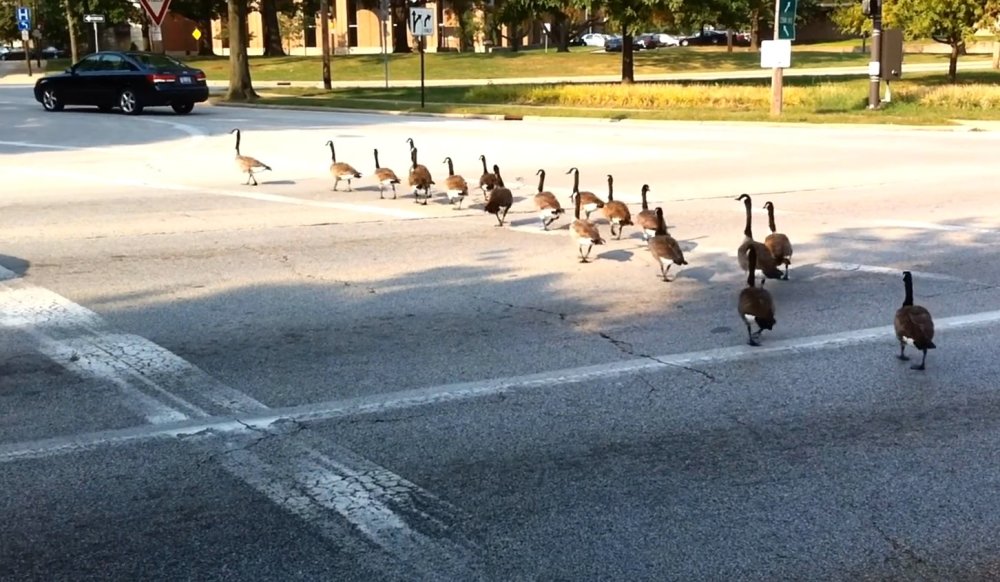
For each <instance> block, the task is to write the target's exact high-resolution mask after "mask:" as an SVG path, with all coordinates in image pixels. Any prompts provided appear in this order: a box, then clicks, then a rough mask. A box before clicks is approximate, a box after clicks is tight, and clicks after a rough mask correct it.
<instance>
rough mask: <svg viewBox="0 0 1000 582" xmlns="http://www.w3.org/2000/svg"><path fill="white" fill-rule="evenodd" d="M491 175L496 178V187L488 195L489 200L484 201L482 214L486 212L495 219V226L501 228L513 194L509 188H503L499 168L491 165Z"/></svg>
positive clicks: (511, 202) (512, 201) (512, 203)
mask: <svg viewBox="0 0 1000 582" xmlns="http://www.w3.org/2000/svg"><path fill="white" fill-rule="evenodd" d="M493 173H494V174H496V177H497V185H496V186H495V187H494V188H493V192H491V193H490V199H489V200H487V201H486V206H485V207H484V208H483V211H484V212H488V213H490V214H493V215H495V216H496V217H497V223H498V224H497V226H503V221H504V220H505V219H506V218H507V213H508V212H509V211H510V207H511V206H513V205H514V193H513V192H511V191H510V188H507V187H506V186H504V183H503V177H501V176H500V167H499V166H497V165H496V164H493Z"/></svg>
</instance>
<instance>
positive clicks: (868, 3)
mask: <svg viewBox="0 0 1000 582" xmlns="http://www.w3.org/2000/svg"><path fill="white" fill-rule="evenodd" d="M861 11H862V12H864V14H865V15H866V16H871V18H872V49H871V55H872V57H871V61H869V63H868V81H869V83H868V109H878V108H879V105H881V100H880V95H879V93H881V89H882V0H863V1H862V2H861Z"/></svg>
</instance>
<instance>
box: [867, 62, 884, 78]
mask: <svg viewBox="0 0 1000 582" xmlns="http://www.w3.org/2000/svg"><path fill="white" fill-rule="evenodd" d="M881 74H882V63H880V62H878V61H871V62H869V63H868V76H869V77H878V76H879V75H881Z"/></svg>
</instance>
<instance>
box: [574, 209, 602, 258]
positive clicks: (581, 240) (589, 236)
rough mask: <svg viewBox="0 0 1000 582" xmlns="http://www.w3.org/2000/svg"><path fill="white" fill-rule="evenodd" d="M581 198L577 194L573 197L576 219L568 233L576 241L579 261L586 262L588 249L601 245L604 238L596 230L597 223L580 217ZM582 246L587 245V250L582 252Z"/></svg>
mask: <svg viewBox="0 0 1000 582" xmlns="http://www.w3.org/2000/svg"><path fill="white" fill-rule="evenodd" d="M582 199H583V197H582V196H577V197H576V198H575V199H574V207H575V212H574V216H576V220H574V221H573V224H571V225H570V227H569V234H570V236H571V237H573V240H575V241H576V244H577V250H578V251H579V253H580V262H581V263H586V262H587V257H589V256H590V250H591V249H592V248H594V245H603V244H604V239H603V238H601V233H600V231H598V230H597V225H595V224H594V223H592V222H590V221H589V220H586V219H581V218H580V206H581V204H580V201H581V200H582ZM583 247H587V252H586V253H584V252H583Z"/></svg>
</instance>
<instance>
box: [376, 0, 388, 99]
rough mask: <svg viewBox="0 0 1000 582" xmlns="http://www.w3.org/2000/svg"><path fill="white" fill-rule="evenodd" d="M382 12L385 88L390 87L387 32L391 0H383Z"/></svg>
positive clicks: (380, 23) (380, 19) (380, 22)
mask: <svg viewBox="0 0 1000 582" xmlns="http://www.w3.org/2000/svg"><path fill="white" fill-rule="evenodd" d="M380 8H381V14H380V15H379V22H378V23H379V27H380V28H381V29H382V31H381V34H380V36H381V40H382V64H383V65H384V66H385V88H386V89H388V88H389V35H388V34H387V32H386V27H387V26H389V22H390V21H389V0H382V2H381V6H380Z"/></svg>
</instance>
